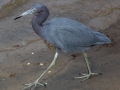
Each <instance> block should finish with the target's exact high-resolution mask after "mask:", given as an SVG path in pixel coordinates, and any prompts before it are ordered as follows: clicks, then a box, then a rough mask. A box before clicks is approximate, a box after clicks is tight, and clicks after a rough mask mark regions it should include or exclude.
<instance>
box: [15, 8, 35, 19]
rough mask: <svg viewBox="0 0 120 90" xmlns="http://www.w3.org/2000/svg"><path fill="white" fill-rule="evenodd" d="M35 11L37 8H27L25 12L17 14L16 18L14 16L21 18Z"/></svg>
mask: <svg viewBox="0 0 120 90" xmlns="http://www.w3.org/2000/svg"><path fill="white" fill-rule="evenodd" d="M35 11H36V9H35V8H33V9H29V10H27V11H26V12H24V13H22V14H21V15H19V16H17V17H16V18H14V20H16V19H19V18H21V17H22V16H26V15H28V14H33V13H35Z"/></svg>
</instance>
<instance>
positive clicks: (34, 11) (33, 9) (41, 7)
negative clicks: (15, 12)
mask: <svg viewBox="0 0 120 90" xmlns="http://www.w3.org/2000/svg"><path fill="white" fill-rule="evenodd" d="M44 9H45V6H44V5H42V4H35V5H33V6H31V7H30V9H29V10H27V11H25V12H24V13H22V14H21V15H19V16H17V17H16V18H15V19H14V20H16V19H19V18H21V17H22V16H26V15H29V14H35V15H38V14H40V13H42V12H43V11H44Z"/></svg>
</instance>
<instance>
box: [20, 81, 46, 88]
mask: <svg viewBox="0 0 120 90" xmlns="http://www.w3.org/2000/svg"><path fill="white" fill-rule="evenodd" d="M24 85H25V86H26V87H24V88H22V90H25V89H27V88H30V87H32V88H31V89H30V90H34V88H35V87H36V86H37V85H41V86H44V87H46V84H42V83H39V82H38V79H37V80H36V81H35V82H33V83H29V84H24Z"/></svg>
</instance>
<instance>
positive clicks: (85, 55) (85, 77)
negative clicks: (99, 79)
mask: <svg viewBox="0 0 120 90" xmlns="http://www.w3.org/2000/svg"><path fill="white" fill-rule="evenodd" d="M83 56H84V58H85V61H86V64H87V69H88V74H81V75H83V76H81V77H74V79H78V78H84V79H83V80H82V81H85V80H87V79H88V78H89V77H90V76H94V75H101V73H92V72H91V69H90V65H89V62H88V58H87V54H86V53H85V52H83Z"/></svg>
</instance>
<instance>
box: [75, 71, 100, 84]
mask: <svg viewBox="0 0 120 90" xmlns="http://www.w3.org/2000/svg"><path fill="white" fill-rule="evenodd" d="M80 74H81V75H83V76H81V77H74V79H79V78H84V79H83V80H82V82H83V81H85V80H87V79H88V78H90V77H91V76H96V75H102V73H89V74H82V73H80Z"/></svg>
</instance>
